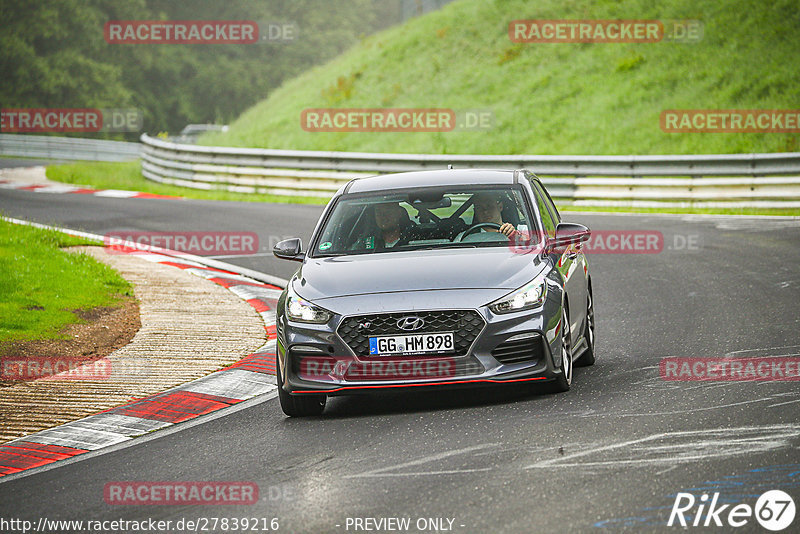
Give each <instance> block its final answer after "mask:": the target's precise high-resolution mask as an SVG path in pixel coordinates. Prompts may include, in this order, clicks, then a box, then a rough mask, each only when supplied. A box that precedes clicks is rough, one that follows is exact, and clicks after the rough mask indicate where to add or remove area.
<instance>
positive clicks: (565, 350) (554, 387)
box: [550, 307, 573, 393]
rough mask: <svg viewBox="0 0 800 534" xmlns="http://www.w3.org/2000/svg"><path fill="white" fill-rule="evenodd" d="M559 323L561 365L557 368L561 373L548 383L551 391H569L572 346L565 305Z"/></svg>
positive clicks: (570, 384)
mask: <svg viewBox="0 0 800 534" xmlns="http://www.w3.org/2000/svg"><path fill="white" fill-rule="evenodd" d="M561 325H562V326H561V366H560V368H559V370H560V371H561V373H559V375H558V376H557V377H556V379H555V380H553V381H552V382H551V383H550V391H551V392H552V393H563V392H564V391H569V388H570V387H571V386H572V367H573V362H572V347H571V346H570V342H569V338H570V330H569V315H568V314H567V308H566V307H563V308H562V311H561Z"/></svg>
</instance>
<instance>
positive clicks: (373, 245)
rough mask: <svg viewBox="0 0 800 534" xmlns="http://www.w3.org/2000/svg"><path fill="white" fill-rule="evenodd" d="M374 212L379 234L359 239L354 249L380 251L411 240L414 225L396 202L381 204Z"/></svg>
mask: <svg viewBox="0 0 800 534" xmlns="http://www.w3.org/2000/svg"><path fill="white" fill-rule="evenodd" d="M374 210H375V224H376V225H377V227H378V230H379V232H378V233H377V235H374V236H373V235H368V236H365V237H364V238H362V239H359V240H358V241H357V242H356V245H355V247H354V248H355V249H357V250H359V249H376V250H380V249H387V248H392V247H396V246H398V245H405V244H407V243H408V241H409V240H410V239H411V238H412V230H413V228H414V223H413V222H411V218H410V217H409V216H408V212H407V211H406V210H405V208H403V207H402V206H401V205H400V204H398V203H397V202H383V203H381V204H377V205H376V206H375V208H374Z"/></svg>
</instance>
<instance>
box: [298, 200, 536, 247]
mask: <svg viewBox="0 0 800 534" xmlns="http://www.w3.org/2000/svg"><path fill="white" fill-rule="evenodd" d="M532 230H535V227H534V226H533V225H532V223H531V217H530V213H529V211H528V207H527V205H526V203H525V202H524V201H523V196H522V191H521V189H520V188H519V186H516V187H511V186H503V187H496V188H478V187H474V186H458V187H450V188H442V187H436V188H418V189H413V190H410V191H404V192H398V193H390V194H383V195H375V194H372V195H345V196H343V197H341V198H340V199H339V201H338V202H337V203H336V206H335V207H334V209H333V212H332V213H331V215H330V216H329V217H328V219H327V221H326V223H325V227H324V228H323V229H322V231H321V232H320V233H319V236H318V238H317V239H316V240H315V241H314V242H313V243H312V250H311V254H312V257H320V256H340V255H351V254H373V253H386V252H394V251H405V250H418V249H439V248H462V247H463V248H468V247H502V246H508V244H509V241H510V240H515V239H516V240H520V239H524V240H526V242H530V241H529V240H531V239H532V240H533V241H532V244H535V242H536V239H537V237H536V235H537V233H536V232H535V231H532ZM530 236H532V237H530Z"/></svg>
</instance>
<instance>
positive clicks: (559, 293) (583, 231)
mask: <svg viewBox="0 0 800 534" xmlns="http://www.w3.org/2000/svg"><path fill="white" fill-rule="evenodd" d="M589 235H590V233H589V229H588V228H586V227H585V226H582V225H579V224H572V223H566V222H562V221H561V216H560V214H559V212H558V210H557V209H556V207H555V205H554V203H553V201H552V199H551V198H550V196H549V194H548V193H547V191H546V190H545V189H544V187H543V186H542V184H541V182H540V180H539V179H538V177H536V176H535V175H534V174H532V173H530V172H528V171H526V170H515V171H510V170H477V169H469V170H441V171H421V172H409V173H399V174H388V175H382V176H374V177H369V178H361V179H356V180H352V181H350V182H349V183H347V184H346V185H345V186H343V187H342V188H341V189H340V190H339V191H338V192H337V193H336V194H335V195H334V197H333V198H332V199H331V201H330V202H329V204H328V206H327V207H326V209H325V210H324V212H323V214H322V216H321V218H320V220H319V222H318V223H317V226H316V228H315V230H314V232H313V234H312V237H311V241H310V244H309V247H308V251H307V252H303V251H302V244H301V242H300V239H297V238H294V239H288V240H285V241H282V242H280V243H278V244H277V245H276V246H275V249H274V254H275V256H277V257H279V258H284V259H289V260H295V261H300V262H302V266H301V267H300V269H299V270H298V271H297V272H296V273H295V275H294V276H293V277H292V278H291V280H290V281H289V284H288V286H287V288H286V289H285V290H284V292H283V293H282V295H281V297H280V299H279V301H278V309H277V334H278V339H277V347H278V349H277V351H278V354H277V379H278V391H279V396H280V402H281V407H282V409H283V411H284V412H285V413H286V414H287V415H290V416H305V415H316V414H320V413H322V411H323V410H324V408H325V403H326V399H327V397H328V396H329V395H346V394H356V393H377V392H381V391H395V390H397V389H398V388H406V389H407V390H415V389H417V388H420V387H430V388H433V387H436V388H445V387H465V386H475V385H479V384H508V383H524V382H532V383H539V382H545V383H549V387H550V388H551V389H553V390H555V391H566V390H568V389H569V388H570V385H571V383H572V369H573V366H574V365H591V364H592V363H594V358H595V356H594V310H593V304H592V281H591V276H590V274H589V269H588V265H587V261H586V258H585V256H584V254H583V252H582V245H581V244H582V242H583V241H585V240H586V239H588V238H589Z"/></svg>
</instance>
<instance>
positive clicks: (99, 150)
mask: <svg viewBox="0 0 800 534" xmlns="http://www.w3.org/2000/svg"><path fill="white" fill-rule="evenodd" d="M141 147H142V145H140V144H139V143H128V142H126V141H108V140H105V139H84V138H80V137H53V136H48V135H17V134H0V155H3V156H20V157H25V158H48V159H61V160H85V161H130V160H135V159H138V158H139V157H140V152H141Z"/></svg>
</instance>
